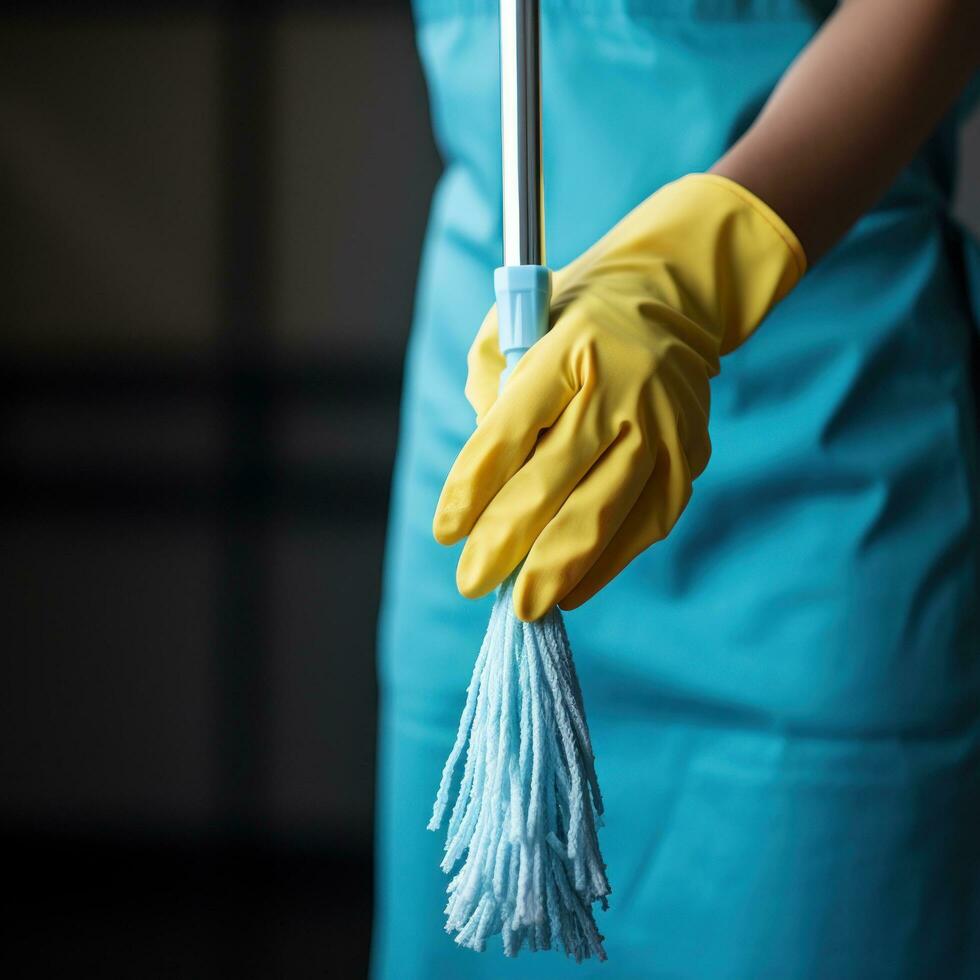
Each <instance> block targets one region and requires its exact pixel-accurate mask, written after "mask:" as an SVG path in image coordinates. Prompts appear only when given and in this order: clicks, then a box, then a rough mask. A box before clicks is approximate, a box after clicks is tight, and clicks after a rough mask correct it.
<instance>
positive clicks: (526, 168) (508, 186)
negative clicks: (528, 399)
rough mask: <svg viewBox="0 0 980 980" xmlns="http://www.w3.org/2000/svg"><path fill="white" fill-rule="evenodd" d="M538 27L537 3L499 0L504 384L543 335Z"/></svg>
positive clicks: (499, 280)
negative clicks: (524, 355) (519, 361)
mask: <svg viewBox="0 0 980 980" xmlns="http://www.w3.org/2000/svg"><path fill="white" fill-rule="evenodd" d="M540 32H541V25H540V10H539V7H538V0H500V136H501V150H502V157H503V160H502V162H503V209H504V264H503V266H502V267H501V268H499V269H497V270H496V271H495V272H494V276H493V286H494V292H495V293H496V296H497V314H498V323H499V339H500V350H501V352H502V353H503V355H504V359H505V361H506V367H505V368H504V372H503V375H502V376H501V381H500V383H501V386H503V384H504V382H505V381H506V379H507V377H508V375H509V374H510V372H511V371H512V370H513V368H514V365H515V364H517V362H518V360H520V358H521V356H522V355H523V354H524V353H525V352H526V351H527V350H528V348H529V347H530V346H531V345H532V344H533V343H534V342H535V341H536V340H540V338H541V337H543V336H544V334H545V333H546V332H547V329H548V308H549V304H550V300H551V274H550V273H549V272H548V269H547V267H546V266H545V264H544V262H545V252H544V179H543V175H542V168H541V34H540Z"/></svg>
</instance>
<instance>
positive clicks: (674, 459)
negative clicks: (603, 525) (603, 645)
mask: <svg viewBox="0 0 980 980" xmlns="http://www.w3.org/2000/svg"><path fill="white" fill-rule="evenodd" d="M690 499H691V473H690V469H689V467H688V465H687V460H686V458H685V457H684V454H683V453H681V452H679V451H675V452H672V451H670V450H669V449H667V448H666V447H664V448H663V449H662V450H661V452H660V453H659V454H658V456H657V463H656V466H655V467H654V469H653V473H652V474H651V476H650V478H649V480H648V481H647V483H646V485H645V486H644V487H643V490H642V492H641V493H640V495H639V497H638V498H637V500H636V503H635V505H634V506H633V509H632V510H631V511H630V512H629V514H628V515H627V517H626V519H625V520H624V521H623V522H622V524H621V525H620V527H619V529H618V530H617V531H616V533H615V535H613V537H612V539H611V540H610V541H609V544H608V545H607V546H606V548H605V550H604V551H603V552H602V554H600V555H599V556H598V558H597V559H596V561H595V563H594V564H593V565H592V567H591V568H590V569H589V570H588V571H587V572H586V574H585V575H583V576H582V579H581V581H580V582H578V584H577V585H575V587H574V588H572V589H571V590H569V591H568V592H567V593H566V594H565V595H564V597H563V598H561V600H560V601H559V603H558V604H559V605H560V606H561V608H562V609H576V608H578V607H579V606H581V605H582V603H583V602H586V601H587V600H588V599H591V598H592V596H594V595H595V594H596V593H597V592H598V591H599V590H600V589H602V588H604V587H605V586H606V585H608V584H609V582H611V581H612V580H613V579H614V578H615V577H616V576H617V575H618V574H619V573H620V572H621V571H622V570H623V569H624V568H625V567H626V566H627V565H628V564H629V563H630V562H631V561H632V560H633V559H634V558H636V556H637V555H639V554H640V553H641V552H643V551H645V550H646V549H647V548H649V547H650V545H652V544H654V543H655V542H657V541H662V540H663V539H664V538H665V537H667V535H668V534H669V533H670V531H671V529H672V528H673V527H674V525H675V524H676V523H677V521H678V519H679V518H680V516H681V513H682V512H683V511H684V508H685V507H686V506H687V502H688V501H689V500H690Z"/></svg>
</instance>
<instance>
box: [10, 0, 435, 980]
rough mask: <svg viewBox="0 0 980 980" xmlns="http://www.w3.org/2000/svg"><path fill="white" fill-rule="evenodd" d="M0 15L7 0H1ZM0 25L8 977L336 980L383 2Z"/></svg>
mask: <svg viewBox="0 0 980 980" xmlns="http://www.w3.org/2000/svg"><path fill="white" fill-rule="evenodd" d="M25 11H26V12H25ZM25 11H21V12H10V11H9V10H7V8H6V7H5V8H4V13H3V14H2V15H0V18H2V19H0V324H2V326H0V439H2V443H0V485H2V487H3V488H4V489H5V490H6V492H7V493H8V498H7V500H8V503H7V504H6V505H4V507H3V511H2V513H3V518H2V520H3V532H2V548H0V561H2V565H0V569H2V576H3V585H2V593H0V596H2V598H0V609H2V613H0V616H2V618H0V636H2V643H3V657H2V663H3V667H2V671H3V674H2V681H0V759H2V762H0V821H2V829H3V832H4V855H5V858H4V868H5V874H4V878H5V887H4V889H3V891H4V899H3V901H4V904H5V905H6V906H7V908H6V909H5V914H4V919H5V922H6V924H7V927H8V928H10V927H13V929H14V932H13V935H14V937H15V939H14V942H13V943H12V944H11V943H4V944H2V946H3V952H2V953H0V962H2V960H3V959H7V960H8V962H9V963H10V964H11V965H12V964H13V963H14V962H15V961H14V960H10V959H9V958H10V957H12V956H15V955H17V954H18V953H21V952H25V951H26V952H27V953H28V954H29V956H30V959H29V960H28V961H27V962H28V963H30V966H29V967H25V966H24V965H23V964H22V965H21V966H20V967H18V968H17V969H16V972H15V973H11V972H10V968H9V967H8V969H3V970H2V972H3V973H4V974H5V975H7V976H13V975H17V976H30V977H44V976H62V975H67V974H68V973H69V972H70V973H71V974H72V975H75V974H77V973H78V972H80V971H82V970H85V969H87V968H92V969H93V970H94V975H96V976H100V977H112V976H127V977H139V978H150V977H195V978H197V977H201V978H203V977H226V976H227V977H232V976H234V977H253V976H255V977H265V978H267V977H273V976H282V977H307V976H309V977H323V976H327V975H329V976H336V977H358V976H362V975H364V972H365V963H366V958H367V952H368V942H369V931H370V901H371V873H372V868H371V862H370V845H371V835H372V829H371V820H372V796H373V760H374V721H375V700H376V691H375V681H374V635H375V634H374V631H375V617H376V612H377V607H378V599H379V586H380V572H381V559H382V549H383V537H384V528H385V516H386V503H387V496H388V482H389V478H390V470H391V464H392V457H393V453H394V447H395V437H396V427H397V412H398V397H399V387H400V370H401V360H402V354H403V348H404V344H405V340H406V337H407V333H408V329H409V323H410V318H411V309H412V294H413V285H414V276H415V268H416V263H417V259H418V252H419V247H420V244H421V237H422V233H423V230H424V222H425V215H426V211H427V207H428V202H429V197H430V194H431V190H432V186H433V184H434V181H435V179H436V176H437V174H438V169H439V162H438V158H437V156H436V153H435V149H434V147H433V144H432V138H431V135H430V129H429V121H428V116H427V109H426V105H425V90H424V83H423V80H422V77H421V72H420V68H419V65H418V62H417V57H416V53H415V48H414V41H413V36H412V24H411V16H410V11H409V8H408V5H407V4H395V3H390V4H364V3H360V4H356V5H355V4H354V3H351V4H349V5H336V4H331V5H312V4H310V5H302V4H296V5H279V6H273V5H268V6H266V7H264V8H261V12H256V8H255V7H254V6H253V5H248V6H246V5H237V6H236V5H224V6H218V5H207V4H200V5H196V4H191V3H184V4H159V5H158V6H156V7H153V6H149V7H147V6H145V5H141V6H138V7H134V6H133V5H131V4H130V5H127V4H121V3H120V4H117V5H112V4H109V5H106V4H99V5H95V4H86V3H82V2H74V3H71V4H69V3H64V4H61V5H51V4H47V5H45V4H41V5H34V6H30V7H27V8H25Z"/></svg>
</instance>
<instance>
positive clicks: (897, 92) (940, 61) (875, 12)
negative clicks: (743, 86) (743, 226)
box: [712, 0, 980, 263]
mask: <svg viewBox="0 0 980 980" xmlns="http://www.w3.org/2000/svg"><path fill="white" fill-rule="evenodd" d="M978 66H980V0H848V2H846V3H845V4H843V6H842V7H841V8H840V9H839V10H838V11H837V12H836V13H835V15H834V16H833V17H832V18H831V19H830V20H829V21H828V22H827V24H826V25H825V26H824V28H823V30H821V32H820V33H819V34H818V35H817V37H816V38H815V39H814V40H813V42H812V43H811V44H810V45H809V46H808V47H807V48H806V50H805V51H804V52H803V53H802V54H801V55H800V57H799V58H798V59H797V60H796V61H795V62H794V64H793V65H792V66H791V68H790V69H789V71H788V72H787V73H786V75H785V76H784V77H783V79H782V81H781V82H780V84H779V86H778V87H777V88H776V90H775V92H774V93H773V95H772V97H771V98H770V100H769V102H768V103H767V104H766V107H765V108H764V110H763V111H762V113H761V114H760V115H759V118H758V119H757V120H756V122H755V123H754V124H753V126H752V127H751V128H750V129H749V130H748V132H747V133H746V134H745V135H744V136H743V137H742V139H740V140H739V141H738V143H736V144H735V146H733V147H732V149H731V150H730V151H729V152H728V153H726V154H725V156H724V157H722V158H721V160H719V161H718V163H717V164H716V165H715V166H714V167H713V168H712V171H713V172H714V173H718V174H722V175H723V176H726V177H729V178H731V179H732V180H735V181H737V182H738V183H740V184H742V185H743V186H744V187H747V188H748V189H749V190H751V191H753V192H754V193H755V194H757V195H758V196H759V197H761V198H762V199H763V200H764V201H766V202H767V203H768V204H769V205H770V206H771V207H772V208H773V209H774V210H775V211H776V212H777V213H778V214H780V215H781V216H782V217H783V218H784V219H785V221H786V222H787V223H788V224H789V225H790V227H791V228H793V230H794V231H795V232H796V234H797V236H798V237H799V238H800V240H801V242H802V243H803V247H804V249H805V250H806V252H807V256H808V258H809V259H810V262H811V263H812V262H814V261H816V259H818V258H819V257H820V256H821V255H822V254H823V253H824V252H826V251H827V250H828V249H829V248H830V247H831V246H832V245H833V244H834V243H835V242H836V241H837V240H838V239H839V238H840V237H841V236H842V235H843V234H844V233H845V232H846V231H847V229H848V228H849V227H850V226H851V225H852V224H853V223H854V221H856V220H857V218H858V217H860V215H861V214H862V213H864V212H865V211H866V210H867V209H868V208H870V207H871V206H872V205H873V204H874V203H875V201H876V200H877V199H878V198H879V197H880V196H881V194H882V193H884V191H885V190H886V189H887V188H888V186H889V185H890V184H891V182H892V181H893V180H894V179H895V177H896V175H897V174H898V172H899V171H900V170H901V169H902V167H903V166H905V164H907V163H908V162H909V160H910V159H911V158H912V157H913V156H914V154H915V152H916V150H917V149H918V147H919V146H920V145H921V143H922V142H923V140H925V138H926V137H927V136H928V135H929V133H930V132H931V130H932V129H933V128H934V127H935V125H936V124H937V123H938V122H939V120H940V119H941V118H942V116H943V115H944V114H945V113H946V111H947V110H948V109H949V107H950V105H951V104H952V102H953V101H954V100H955V98H956V96H957V94H958V93H959V92H960V91H961V90H962V88H963V86H964V85H965V84H966V82H967V80H968V79H969V77H970V75H971V73H972V72H973V71H975V70H976V69H977V67H978Z"/></svg>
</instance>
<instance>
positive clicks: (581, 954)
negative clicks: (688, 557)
mask: <svg viewBox="0 0 980 980" xmlns="http://www.w3.org/2000/svg"><path fill="white" fill-rule="evenodd" d="M513 584H514V580H513V577H511V578H510V579H508V580H507V581H506V582H505V583H504V584H503V585H502V586H501V587H500V589H499V591H498V593H497V597H496V600H495V602H494V606H493V611H492V613H491V616H490V625H489V628H488V629H487V635H486V638H485V639H484V642H483V646H482V648H481V650H480V655H479V657H478V658H477V662H476V666H475V667H474V670H473V676H472V679H471V680H470V683H469V686H468V687H467V691H466V703H465V706H464V708H463V713H462V717H461V719H460V725H459V731H458V733H457V735H456V741H455V743H454V744H453V747H452V750H451V752H450V753H449V758H448V759H447V761H446V765H445V768H444V769H443V773H442V780H441V782H440V785H439V790H438V793H437V795H436V801H435V806H434V808H433V812H432V819H431V820H430V822H429V829H430V830H438V829H439V828H440V827H441V826H442V824H443V822H444V820H445V817H446V812H447V810H448V809H449V800H450V793H451V790H452V788H453V785H454V782H455V779H456V773H457V771H458V769H459V766H460V760H461V759H462V758H463V750H464V749H465V761H463V765H462V770H463V771H462V775H461V776H460V778H459V783H458V788H457V791H456V797H455V802H454V803H453V806H452V811H451V813H450V815H449V821H448V827H447V832H446V844H445V855H444V858H443V861H442V869H443V871H445V872H446V873H447V874H452V873H453V872H454V871H455V875H454V877H453V878H452V880H451V881H450V883H449V886H448V888H447V893H448V895H449V901H448V904H447V905H446V931H447V932H449V933H450V934H455V940H456V942H457V943H458V944H459V945H461V946H465V947H468V948H470V949H475V950H481V951H482V950H483V949H485V947H486V943H487V940H488V938H489V937H490V936H493V935H496V934H500V935H501V937H502V941H503V948H504V952H505V953H506V954H507V955H508V956H516V955H517V953H518V952H519V951H520V950H521V949H522V948H527V949H530V950H541V949H552V948H555V947H558V948H560V949H563V950H564V951H565V952H566V953H567V954H569V955H571V956H573V957H575V959H576V960H577V961H581V960H583V959H586V958H588V957H590V956H595V957H597V958H599V959H605V958H606V953H605V949H604V948H603V945H602V942H603V937H602V936H601V935H600V933H599V931H598V928H597V927H596V923H595V918H594V915H593V909H592V906H593V903H595V902H597V901H598V902H600V903H601V905H602V908H606V907H607V901H606V896H607V895H608V894H609V892H610V888H609V882H608V880H607V878H606V866H605V864H604V862H603V860H602V855H601V854H600V852H599V839H598V833H597V828H598V827H599V826H601V825H602V797H601V795H600V792H599V785H598V782H597V780H596V773H595V759H594V755H593V752H592V743H591V740H590V738H589V729H588V725H587V723H586V720H585V711H584V707H583V703H582V691H581V688H580V686H579V682H578V677H577V676H576V673H575V666H574V664H573V662H572V656H571V650H570V648H569V644H568V636H567V634H566V632H565V626H564V623H563V622H562V618H561V614H560V613H559V612H558V610H557V609H555V610H552V611H551V612H549V613H548V614H547V615H546V616H544V617H543V618H542V619H540V620H537V621H536V622H534V623H523V622H521V621H520V620H519V619H517V617H516V616H515V615H514V611H513Z"/></svg>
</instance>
